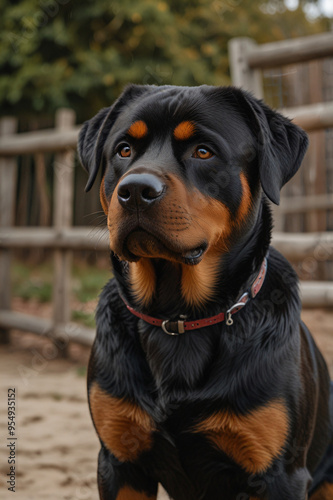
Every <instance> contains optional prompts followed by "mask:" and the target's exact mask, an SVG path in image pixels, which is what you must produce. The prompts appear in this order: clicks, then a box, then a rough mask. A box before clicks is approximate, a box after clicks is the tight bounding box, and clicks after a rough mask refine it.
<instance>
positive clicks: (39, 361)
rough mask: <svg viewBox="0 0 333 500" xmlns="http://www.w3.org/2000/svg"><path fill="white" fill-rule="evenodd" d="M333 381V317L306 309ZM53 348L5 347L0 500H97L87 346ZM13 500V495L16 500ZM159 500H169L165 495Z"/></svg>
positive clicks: (20, 337) (42, 343) (39, 344)
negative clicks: (61, 352)
mask: <svg viewBox="0 0 333 500" xmlns="http://www.w3.org/2000/svg"><path fill="white" fill-rule="evenodd" d="M303 318H304V320H305V321H306V323H307V324H308V326H309V327H310V328H311V330H312V332H313V333H314V335H315V338H316V340H317V343H318V345H319V346H320V348H321V349H322V352H323V353H324V355H325V358H326V360H327V362H328V364H329V367H330V371H331V375H332V376H333V312H327V311H326V312H324V311H321V310H311V311H310V310H307V311H304V313H303ZM56 351H57V350H56V349H54V347H53V346H52V344H50V342H49V341H48V340H46V339H42V338H39V337H36V336H34V335H30V334H22V333H17V332H13V334H12V343H11V345H10V346H0V359H1V363H0V388H1V400H0V438H1V441H0V442H1V444H0V498H1V499H3V500H7V499H8V500H9V499H12V498H15V499H16V500H30V499H31V500H32V499H34V500H38V499H43V500H59V499H64V500H98V494H97V487H96V460H97V453H98V449H99V446H98V440H97V437H96V435H95V432H94V430H93V427H92V424H91V421H90V416H89V412H88V405H87V398H86V381H85V367H86V364H87V361H88V356H89V349H87V348H82V347H79V346H74V345H73V346H71V348H70V359H61V358H59V357H56V355H57V354H58V353H57V352H56ZM9 388H15V391H16V428H17V430H16V434H15V437H17V440H15V448H16V449H15V453H16V493H15V494H13V493H12V492H10V491H8V490H7V484H6V481H7V479H8V478H7V476H6V474H7V473H8V472H9V465H8V463H7V460H8V452H9V448H8V447H7V446H6V445H7V444H8V443H10V441H11V440H8V439H7V438H8V429H7V391H8V389H9ZM13 495H14V496H13ZM159 499H160V500H162V499H164V500H165V499H166V496H165V494H164V493H163V492H161V493H160V495H159Z"/></svg>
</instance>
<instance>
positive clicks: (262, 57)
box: [247, 32, 333, 69]
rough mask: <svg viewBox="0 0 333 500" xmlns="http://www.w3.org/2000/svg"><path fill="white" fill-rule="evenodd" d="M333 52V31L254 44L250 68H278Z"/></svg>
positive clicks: (250, 57)
mask: <svg viewBox="0 0 333 500" xmlns="http://www.w3.org/2000/svg"><path fill="white" fill-rule="evenodd" d="M332 53H333V33H330V32H328V33H321V34H319V35H312V36H306V37H301V38H295V39H291V40H290V39H289V40H283V41H280V42H273V43H265V44H263V45H258V46H252V47H251V49H250V50H249V52H248V54H247V61H248V65H249V67H250V68H260V69H264V68H276V67H279V66H285V65H287V64H298V63H301V62H306V61H313V60H314V59H321V58H323V57H329V56H331V55H332Z"/></svg>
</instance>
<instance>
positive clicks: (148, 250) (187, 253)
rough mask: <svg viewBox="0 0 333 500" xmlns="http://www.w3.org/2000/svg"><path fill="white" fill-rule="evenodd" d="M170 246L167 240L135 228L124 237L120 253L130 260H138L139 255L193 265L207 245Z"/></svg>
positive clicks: (202, 254) (196, 262)
mask: <svg viewBox="0 0 333 500" xmlns="http://www.w3.org/2000/svg"><path fill="white" fill-rule="evenodd" d="M170 247H171V245H170V244H169V243H168V242H165V241H162V240H161V239H160V238H159V237H157V236H155V235H153V234H151V233H149V232H148V231H145V230H144V229H135V230H134V231H132V232H131V233H130V234H129V235H128V236H127V237H126V238H125V241H124V245H123V250H122V254H123V257H124V258H125V259H126V260H128V261H130V262H135V261H138V260H139V259H140V258H141V257H149V258H157V259H167V260H171V261H176V262H180V263H182V264H187V265H191V266H194V265H196V264H199V262H200V261H201V260H202V258H203V256H204V253H205V251H206V250H207V247H208V245H207V243H206V242H202V243H201V244H200V245H198V246H196V247H195V248H189V249H185V250H181V249H178V248H177V249H176V248H174V249H172V248H170Z"/></svg>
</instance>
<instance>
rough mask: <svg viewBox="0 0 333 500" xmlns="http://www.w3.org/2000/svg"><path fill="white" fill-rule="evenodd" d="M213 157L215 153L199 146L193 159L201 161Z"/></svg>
mask: <svg viewBox="0 0 333 500" xmlns="http://www.w3.org/2000/svg"><path fill="white" fill-rule="evenodd" d="M212 156H214V153H212V152H211V151H210V150H209V149H208V148H206V146H198V147H197V148H196V150H195V151H194V153H193V158H200V159H201V160H208V159H209V158H212Z"/></svg>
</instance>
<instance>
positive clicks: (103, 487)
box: [97, 446, 157, 500]
mask: <svg viewBox="0 0 333 500" xmlns="http://www.w3.org/2000/svg"><path fill="white" fill-rule="evenodd" d="M97 481H98V491H99V498H100V500H156V497H157V482H156V481H154V480H153V479H151V478H149V477H147V476H146V475H145V474H144V473H143V471H142V470H140V468H139V467H138V466H136V465H135V464H132V463H129V462H128V463H121V462H119V461H118V460H117V459H116V458H114V457H113V456H112V455H111V453H110V452H109V451H108V450H107V449H106V448H104V447H103V446H102V448H101V450H100V452H99V455H98V473H97Z"/></svg>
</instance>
